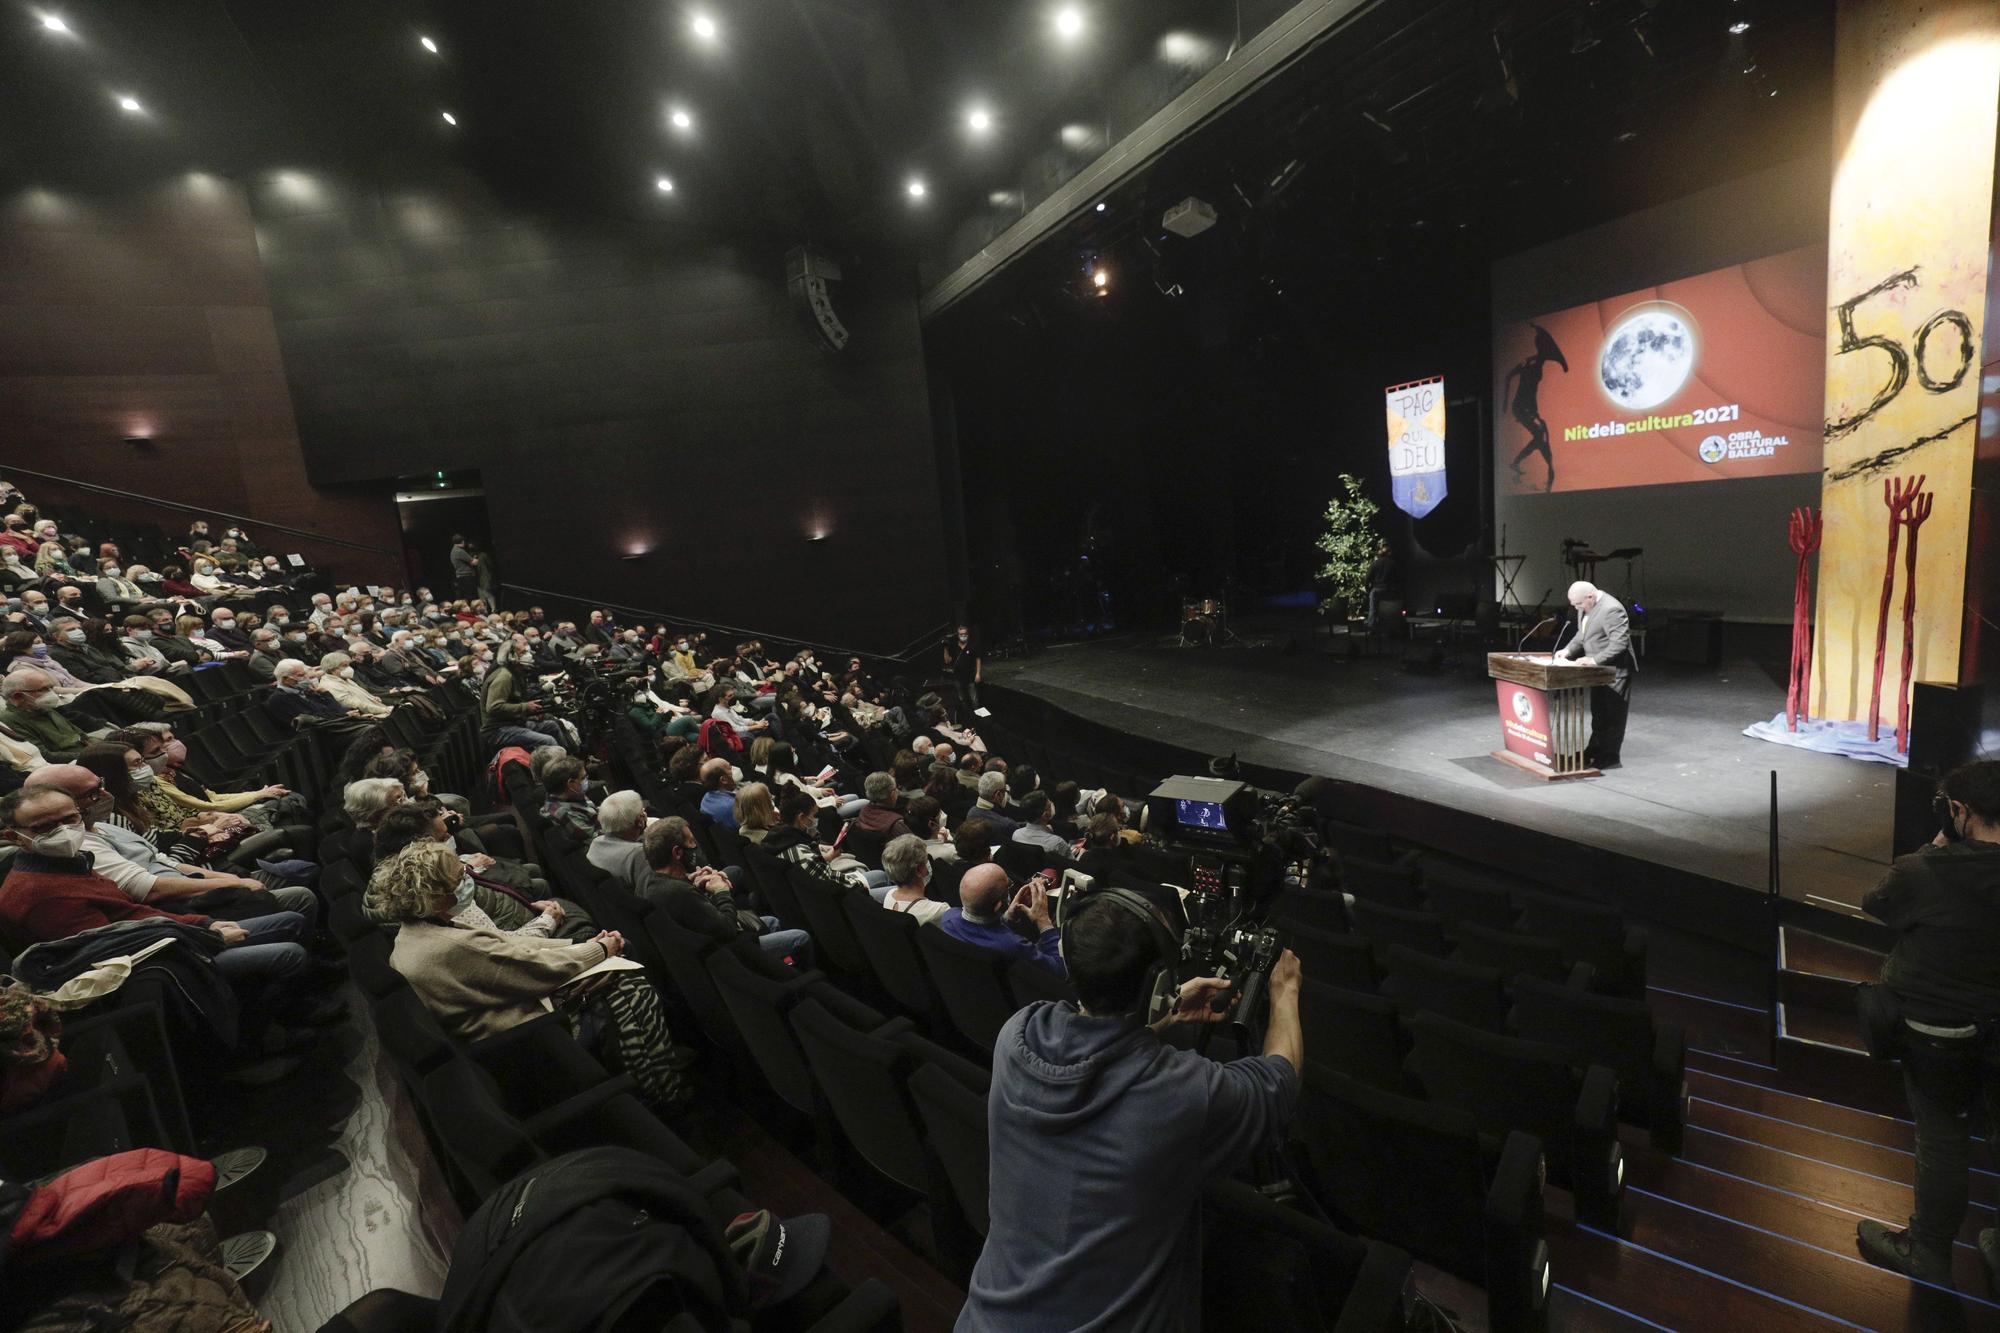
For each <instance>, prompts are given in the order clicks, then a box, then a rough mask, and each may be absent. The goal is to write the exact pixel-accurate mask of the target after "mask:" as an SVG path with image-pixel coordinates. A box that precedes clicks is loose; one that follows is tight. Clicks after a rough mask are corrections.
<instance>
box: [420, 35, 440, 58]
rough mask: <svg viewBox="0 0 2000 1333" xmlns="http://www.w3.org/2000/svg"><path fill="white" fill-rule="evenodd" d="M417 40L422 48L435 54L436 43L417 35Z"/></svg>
mask: <svg viewBox="0 0 2000 1333" xmlns="http://www.w3.org/2000/svg"><path fill="white" fill-rule="evenodd" d="M417 41H418V42H419V43H420V44H421V45H422V46H423V48H424V50H426V51H428V52H430V53H431V54H432V55H436V54H437V53H438V44H437V43H436V42H434V41H432V40H431V39H430V38H428V37H419V38H417Z"/></svg>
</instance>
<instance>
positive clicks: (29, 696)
mask: <svg viewBox="0 0 2000 1333" xmlns="http://www.w3.org/2000/svg"><path fill="white" fill-rule="evenodd" d="M0 696H4V697H5V699H6V701H7V706H6V707H5V708H0V728H4V729H5V730H6V732H7V734H8V735H10V736H13V737H14V738H15V739H16V740H23V741H27V742H28V743H29V744H31V745H33V746H34V747H35V748H36V749H38V750H40V751H41V752H42V757H43V758H45V759H47V760H49V761H50V762H51V763H59V762H62V761H65V760H71V759H74V758H76V757H77V755H79V754H81V753H82V752H83V747H84V746H86V745H88V744H90V737H88V736H86V735H85V734H84V733H83V732H82V731H80V730H79V729H78V728H77V727H76V725H75V724H74V723H72V722H71V721H70V720H69V719H68V718H66V717H64V716H63V715H62V714H61V713H59V712H57V711H56V710H57V708H58V707H60V706H61V704H62V696H61V695H60V694H59V693H58V692H57V689H56V682H55V678H54V677H53V676H51V675H50V674H49V673H48V672H46V671H42V670H39V669H37V668H35V667H22V666H17V667H14V668H13V669H11V670H10V671H8V673H7V675H6V678H5V679H4V680H0Z"/></svg>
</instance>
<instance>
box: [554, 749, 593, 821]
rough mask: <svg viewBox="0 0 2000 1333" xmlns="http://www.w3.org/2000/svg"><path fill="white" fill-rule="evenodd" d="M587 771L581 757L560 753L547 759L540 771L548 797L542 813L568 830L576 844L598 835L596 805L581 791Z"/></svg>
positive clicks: (587, 778) (585, 783)
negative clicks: (544, 766) (545, 764)
mask: <svg viewBox="0 0 2000 1333" xmlns="http://www.w3.org/2000/svg"><path fill="white" fill-rule="evenodd" d="M588 782H589V770H588V769H587V768H585V767H584V763H583V760H581V759H576V758H572V757H571V756H569V755H563V756H562V757H560V758H558V759H552V760H550V761H549V763H548V766H547V767H546V768H544V769H543V770H542V785H543V787H544V788H546V790H547V793H548V798H547V800H546V801H545V802H544V804H543V805H542V815H543V817H544V818H546V819H547V820H548V821H549V822H550V823H552V824H554V825H556V826H557V827H559V828H563V829H566V830H568V831H569V833H570V834H571V835H572V836H574V837H575V838H576V840H577V841H578V842H579V843H588V842H589V841H590V840H591V839H592V838H595V837H596V836H597V807H596V806H595V805H593V804H591V801H590V798H589V797H588V796H586V795H585V794H584V788H585V786H586V785H587V784H588Z"/></svg>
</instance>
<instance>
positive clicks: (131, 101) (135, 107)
mask: <svg viewBox="0 0 2000 1333" xmlns="http://www.w3.org/2000/svg"><path fill="white" fill-rule="evenodd" d="M118 109H119V110H120V111H130V112H134V113H137V112H140V111H144V110H145V109H146V108H144V107H142V106H140V105H139V99H138V98H136V97H134V96H132V95H131V94H130V93H127V94H126V95H125V96H123V97H121V98H119V99H118Z"/></svg>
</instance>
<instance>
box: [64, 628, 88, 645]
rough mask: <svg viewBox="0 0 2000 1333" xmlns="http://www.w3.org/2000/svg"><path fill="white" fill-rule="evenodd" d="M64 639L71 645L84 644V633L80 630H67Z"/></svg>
mask: <svg viewBox="0 0 2000 1333" xmlns="http://www.w3.org/2000/svg"><path fill="white" fill-rule="evenodd" d="M63 637H64V638H65V639H68V640H69V641H70V642H71V643H82V642H83V631H82V630H80V629H66V630H64V631H63Z"/></svg>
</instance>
